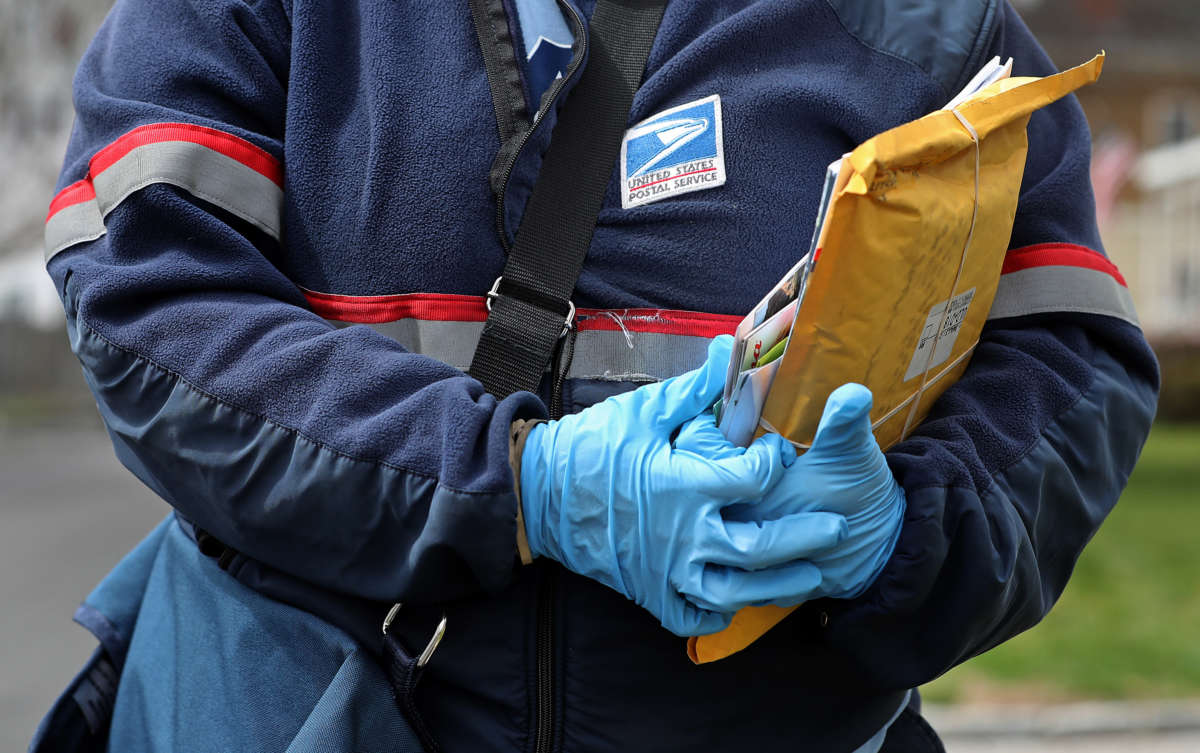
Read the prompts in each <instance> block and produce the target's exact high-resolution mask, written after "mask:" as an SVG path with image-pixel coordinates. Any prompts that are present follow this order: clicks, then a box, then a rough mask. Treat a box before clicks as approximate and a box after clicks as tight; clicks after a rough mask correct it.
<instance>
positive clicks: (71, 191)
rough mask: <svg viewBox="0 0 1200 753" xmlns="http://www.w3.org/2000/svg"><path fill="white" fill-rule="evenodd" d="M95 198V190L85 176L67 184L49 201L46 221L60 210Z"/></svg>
mask: <svg viewBox="0 0 1200 753" xmlns="http://www.w3.org/2000/svg"><path fill="white" fill-rule="evenodd" d="M95 198H96V190H95V189H94V188H92V182H91V181H90V180H87V179H86V178H85V179H83V180H77V181H75V182H74V183H72V184H71V185H69V186H67V187H66V188H64V189H63V190H61V191H59V192H58V194H57V195H56V196H55V197H54V199H53V200H51V202H50V211H49V212H47V213H46V222H49V221H50V218H51V217H53V216H54V215H56V214H58V213H59V212H61V211H62V210H64V209H66V208H67V207H69V206H74V205H75V204H82V203H83V202H85V201H94V200H95Z"/></svg>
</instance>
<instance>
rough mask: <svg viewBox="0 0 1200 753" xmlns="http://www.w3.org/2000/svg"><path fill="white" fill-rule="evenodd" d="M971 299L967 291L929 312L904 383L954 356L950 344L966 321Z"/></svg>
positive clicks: (939, 304) (973, 293)
mask: <svg viewBox="0 0 1200 753" xmlns="http://www.w3.org/2000/svg"><path fill="white" fill-rule="evenodd" d="M974 297H975V288H971V289H970V290H968V291H966V292H965V293H959V294H958V295H956V296H954V297H953V298H951V299H950V300H949V301H942V302H941V303H938V304H935V305H934V307H933V308H931V309H929V316H927V317H925V326H924V327H923V328H922V329H921V339H920V340H919V341H918V342H917V349H916V350H915V351H913V355H912V360H911V361H909V362H908V371H907V372H906V373H905V374H904V381H906V382H907V381H908V380H909V379H912V378H913V377H916V376H920V375H921V374H924V373H925V372H926V371H927V370H929V369H932V368H934V367H935V366H940V365H942V364H943V363H945V362H946V359H948V358H950V354H951V353H953V352H954V341H955V339H957V338H958V331H959V330H960V329H962V323H963V320H964V319H966V318H967V309H969V308H970V307H971V299H973V298H974ZM947 303H948V304H949V306H950V311H949V313H947V312H946V305H947ZM943 314H945V317H946V320H945V323H944V324H942V333H941V335H938V334H937V329H938V324H940V323H942V315H943Z"/></svg>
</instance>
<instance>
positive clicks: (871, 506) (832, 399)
mask: <svg viewBox="0 0 1200 753" xmlns="http://www.w3.org/2000/svg"><path fill="white" fill-rule="evenodd" d="M870 411H871V392H870V390H868V389H867V388H866V387H863V386H862V385H860V384H846V385H842V386H841V387H839V388H838V389H836V390H834V391H833V393H832V394H831V395H830V396H829V399H828V400H827V401H826V403H825V412H824V413H823V414H822V416H821V422H820V424H819V425H818V427H817V434H816V438H815V439H814V440H813V446H812V447H811V448H810V449H809V450H808V451H807V452H806V453H804V454H803V455H801V456H800V457H799V458H797V459H796V460H795V462H793V463H792V464H791V465H790V466H789V467H788V468H787V470H786V471H784V476H783V479H782V480H781V481H780V482H779V483H778V484H777V485H775V486H774V487H772V488H771V489H770V491H768V492H767V494H766V495H765V496H763V497H762V499H761V500H760V501H758V502H754V503H744V504H740V505H737V506H735V507H730V508H726V510H724V512H723V514H724V515H725V517H726V518H728V519H731V520H738V521H746V522H756V521H761V520H770V519H771V518H772V517H774V516H776V515H778V514H779V511H780V510H784V509H786V510H789V511H798V510H804V511H811V512H818V511H820V512H832V513H837V514H839V515H843V516H845V519H846V522H847V524H848V527H849V535H848V536H847V537H846V538H845V539H844V540H843V541H842V542H841V543H839V544H837V545H836V546H834V547H832V548H830V549H828V550H825V551H823V552H820V553H816V554H814V555H813V556H811V558H810V560H809V561H810V562H811V563H812V564H814V565H816V566H817V568H818V569H819V570H820V572H821V582H820V583H819V584H818V585H816V586H814V587H813V588H812V590H811V591H810V592H809V593H808V594H806V595H804V597H803V598H798V599H795V600H789V601H788V602H786V603H784V602H770V603H773V604H777V605H779V606H794V605H795V604H799V603H800V602H802V601H808V600H810V599H816V598H821V597H831V598H836V599H851V598H854V597H856V596H858V595H860V594H861V593H862V592H863V591H866V590H867V588H868V587H870V585H871V584H872V583H873V582H874V581H875V579H876V578H877V577H878V576H879V573H880V572H881V571H882V570H883V567H884V565H885V564H886V563H887V560H888V558H889V557H891V554H892V551H893V549H895V546H896V540H897V539H898V538H899V536H900V526H901V523H902V521H903V519H904V508H905V499H904V490H903V489H902V488H901V487H900V485H899V484H898V483H897V482H896V479H895V477H894V476H892V472H891V470H890V469H889V468H888V466H887V462H886V460H885V459H884V456H883V452H882V451H881V450H880V449H879V444H878V443H877V442H876V441H875V436H874V435H873V434H872V432H871V423H870V421H871V420H870ZM675 446H676V448H678V449H688V450H693V451H697V452H702V453H704V454H705V455H706V456H707V457H721V456H725V457H731V456H736V455H737V454H739V453H741V452H744V450H743V449H742V448H740V447H736V446H734V445H732V444H730V443H729V441H728V440H726V439H725V437H724V436H723V435H722V434H721V432H720V430H719V429H718V428H717V427H716V424H715V423H714V421H713V420H712V416H711V414H707V415H706V417H704V418H703V419H697V420H695V421H693V422H691V423H689V424H688V425H686V426H685V427H684V428H683V430H681V432H680V434H679V436H678V437H676V439H675ZM697 606H699V607H701V608H704V609H712V610H718V611H721V610H726V609H728V608H729V607H730V605H729V604H713V603H707V602H706V603H703V604H699V603H698V604H697Z"/></svg>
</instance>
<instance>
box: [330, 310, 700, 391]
mask: <svg viewBox="0 0 1200 753" xmlns="http://www.w3.org/2000/svg"><path fill="white" fill-rule="evenodd" d="M334 324H339V325H343V326H348V324H349V323H347V322H334ZM367 326H369V327H371V328H372V329H374V330H376V331H377V332H380V333H382V334H385V335H387V336H388V337H390V338H392V339H393V340H396V341H397V342H399V343H400V344H401V345H402V346H404V348H405V350H408V351H411V352H413V353H420V354H422V355H426V356H429V357H430V358H436V359H437V360H439V361H441V362H442V363H446V364H449V365H451V366H453V367H454V368H456V369H460V370H462V371H466V370H467V369H468V368H469V367H470V365H471V357H472V355H473V354H474V353H475V346H476V344H478V342H479V335H480V333H481V332H483V322H439V321H425V320H420V319H402V320H400V321H395V322H386V323H383V324H369V325H367ZM576 338H577V339H576V341H575V355H574V357H573V358H572V359H571V368H570V369H569V370H568V372H567V376H568V377H569V378H571V379H603V380H606V381H616V382H651V381H658V380H660V379H666V378H668V377H672V376H676V375H678V374H682V373H683V372H685V371H689V370H691V369H694V368H696V367H698V366H700V364H702V363H704V359H705V357H706V355H707V353H708V344H709V342H710V340H709V338H707V337H699V336H695V335H670V334H663V333H660V332H634V331H624V330H583V331H581V332H579V333H578V334H577V335H576Z"/></svg>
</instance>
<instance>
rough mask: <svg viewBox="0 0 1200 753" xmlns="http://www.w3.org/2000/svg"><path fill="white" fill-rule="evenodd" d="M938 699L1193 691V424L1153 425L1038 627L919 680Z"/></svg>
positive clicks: (1196, 569)
mask: <svg viewBox="0 0 1200 753" xmlns="http://www.w3.org/2000/svg"><path fill="white" fill-rule="evenodd" d="M922 692H923V693H924V694H925V696H926V697H927V698H928V699H930V700H933V701H939V702H956V701H1004V700H1026V701H1030V700H1061V699H1070V698H1167V697H1200V425H1174V426H1172V425H1156V426H1155V427H1154V430H1153V431H1152V432H1151V435H1150V439H1149V441H1148V442H1147V444H1146V448H1145V450H1144V452H1143V453H1142V458H1141V461H1140V462H1139V463H1138V466H1137V468H1136V470H1135V471H1134V474H1133V477H1132V478H1131V479H1130V482H1129V487H1128V488H1127V489H1126V491H1125V494H1124V495H1123V496H1122V497H1121V501H1120V502H1119V503H1118V504H1117V507H1116V509H1115V510H1114V511H1113V513H1112V515H1110V516H1109V518H1108V520H1107V521H1105V523H1104V525H1103V526H1102V527H1101V529H1100V532H1099V533H1098V534H1097V535H1096V538H1095V539H1094V540H1093V541H1092V542H1091V544H1089V545H1088V548H1087V549H1085V550H1084V553H1083V556H1082V557H1081V558H1080V560H1079V564H1078V565H1077V567H1076V569H1075V574H1074V576H1073V577H1072V578H1071V582H1070V583H1069V584H1068V586H1067V590H1066V591H1065V592H1064V594H1063V596H1062V599H1061V600H1060V601H1059V603H1058V604H1057V605H1056V606H1055V608H1054V610H1053V611H1052V612H1051V613H1050V615H1049V616H1047V617H1046V619H1045V620H1044V621H1043V622H1042V623H1041V624H1040V625H1038V626H1037V627H1035V628H1033V629H1032V630H1030V631H1028V632H1026V633H1024V634H1022V635H1019V636H1017V637H1016V638H1013V639H1012V640H1010V641H1009V642H1007V643H1005V644H1004V645H1002V646H999V647H998V648H996V649H993V650H992V651H990V652H988V653H986V654H984V655H983V656H980V657H977V658H975V659H973V660H971V661H969V662H967V663H966V664H965V665H963V666H960V667H958V668H956V669H954V670H953V671H951V672H950V673H948V674H947V675H945V676H944V677H942V678H939V679H938V680H936V681H934V682H933V683H931V684H929V685H927V686H926V687H925V688H923V689H922Z"/></svg>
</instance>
